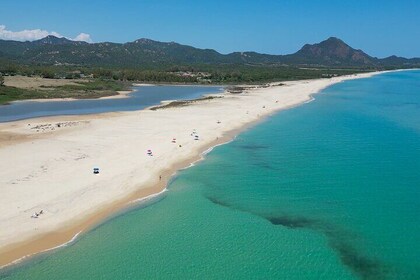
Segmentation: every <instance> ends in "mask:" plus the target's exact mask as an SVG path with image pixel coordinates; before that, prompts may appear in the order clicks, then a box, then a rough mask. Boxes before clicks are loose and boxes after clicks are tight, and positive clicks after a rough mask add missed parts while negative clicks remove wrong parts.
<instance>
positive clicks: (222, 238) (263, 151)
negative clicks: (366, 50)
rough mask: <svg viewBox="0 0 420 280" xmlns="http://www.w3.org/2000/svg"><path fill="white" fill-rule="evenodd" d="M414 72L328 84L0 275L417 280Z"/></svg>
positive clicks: (419, 235)
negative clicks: (151, 193)
mask: <svg viewBox="0 0 420 280" xmlns="http://www.w3.org/2000/svg"><path fill="white" fill-rule="evenodd" d="M419 215H420V71H406V72H394V73H386V74H382V75H378V76H375V77H372V78H367V79H359V80H351V81H346V82H343V83H340V84H336V85H334V86H332V87H329V88H327V89H326V90H324V91H323V92H322V93H321V94H318V95H316V96H315V100H314V101H313V102H310V103H307V104H304V105H302V106H299V107H296V108H293V109H290V110H286V111H281V112H279V113H278V114H276V115H274V116H272V117H270V118H268V119H266V120H265V121H264V122H263V123H260V124H259V125H257V126H255V127H253V128H251V129H249V130H247V131H246V132H244V133H242V134H240V135H239V136H238V137H237V138H236V139H235V140H234V141H232V142H231V143H229V144H227V145H223V146H219V147H216V148H215V149H214V150H213V151H212V152H210V153H209V154H207V156H206V159H205V160H204V161H201V162H199V163H198V164H196V165H195V166H194V167H191V168H189V169H186V170H183V171H180V172H179V173H178V175H177V176H176V177H175V178H174V179H173V180H172V182H171V183H170V185H169V188H168V191H167V192H166V193H165V194H164V195H163V196H160V197H159V198H157V199H154V200H153V201H149V202H148V203H146V204H141V205H138V207H134V208H132V209H130V210H127V211H125V212H124V213H120V214H119V215H117V216H115V217H113V218H111V219H109V220H108V221H107V222H105V223H103V224H101V225H100V226H98V227H96V228H95V229H93V230H91V231H90V232H89V233H86V234H84V235H82V236H81V237H80V238H79V239H78V240H77V241H76V242H75V243H73V244H72V245H69V246H67V247H64V248H62V249H59V250H56V251H54V252H52V253H47V254H44V255H42V256H39V257H36V258H34V259H32V260H30V261H27V262H24V263H22V264H20V265H18V266H15V267H13V268H8V269H4V270H2V271H0V278H2V279H420V217H419Z"/></svg>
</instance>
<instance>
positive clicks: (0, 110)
mask: <svg viewBox="0 0 420 280" xmlns="http://www.w3.org/2000/svg"><path fill="white" fill-rule="evenodd" d="M133 90H134V91H133V92H132V93H130V94H129V97H128V98H115V99H114V98H111V99H89V100H83V99H80V100H73V101H57V102H51V101H47V102H34V101H23V102H14V103H12V104H10V105H0V122H9V121H16V120H22V119H29V118H35V117H44V116H58V115H82V114H97V113H105V112H116V111H135V110H141V109H144V108H146V107H149V106H153V105H157V104H159V103H160V102H161V101H166V100H186V99H196V98H199V97H201V96H203V95H204V94H209V93H218V92H222V91H223V88H222V87H215V86H138V87H133Z"/></svg>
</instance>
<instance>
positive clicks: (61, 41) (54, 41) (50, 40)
mask: <svg viewBox="0 0 420 280" xmlns="http://www.w3.org/2000/svg"><path fill="white" fill-rule="evenodd" d="M31 44H33V45H36V46H45V45H55V46H56V45H72V46H80V45H86V44H88V43H86V42H83V41H72V40H69V39H67V38H64V37H61V38H58V37H55V36H53V35H48V36H47V37H45V38H42V39H39V40H35V41H33V42H32V43H31Z"/></svg>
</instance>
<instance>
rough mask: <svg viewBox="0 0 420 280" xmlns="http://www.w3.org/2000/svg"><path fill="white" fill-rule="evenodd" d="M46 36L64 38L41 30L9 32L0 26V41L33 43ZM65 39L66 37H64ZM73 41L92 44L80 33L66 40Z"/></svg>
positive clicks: (87, 35) (58, 34)
mask: <svg viewBox="0 0 420 280" xmlns="http://www.w3.org/2000/svg"><path fill="white" fill-rule="evenodd" d="M48 35H53V36H56V37H64V36H63V35H61V34H60V33H57V32H55V31H51V32H50V31H47V30H42V29H31V30H28V29H25V30H22V31H11V30H7V29H6V26H5V25H0V39H3V40H14V41H34V40H39V39H42V38H44V37H46V36H48ZM66 38H67V37H66ZM68 39H70V40H74V41H85V42H88V43H92V39H91V38H90V35H89V34H86V33H80V34H79V35H77V36H76V37H75V38H74V39H71V38H68Z"/></svg>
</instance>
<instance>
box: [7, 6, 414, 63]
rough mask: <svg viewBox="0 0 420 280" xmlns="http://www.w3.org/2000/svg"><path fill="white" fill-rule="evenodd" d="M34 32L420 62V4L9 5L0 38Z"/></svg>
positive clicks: (97, 39) (228, 49)
mask: <svg viewBox="0 0 420 280" xmlns="http://www.w3.org/2000/svg"><path fill="white" fill-rule="evenodd" d="M34 29H40V30H38V31H37V32H38V33H36V34H44V33H39V31H44V32H57V33H58V34H60V35H62V36H66V37H69V38H76V36H78V35H79V34H80V33H85V34H84V35H83V34H82V35H81V37H80V36H79V37H78V38H83V39H86V40H89V38H90V39H91V40H92V41H93V42H102V41H111V42H127V41H134V40H136V39H138V38H150V39H154V40H158V41H176V42H179V43H182V44H187V45H192V46H195V47H199V48H212V49H216V50H217V51H219V52H222V53H228V52H232V51H248V50H252V51H257V52H262V53H270V54H287V53H293V52H295V51H297V50H298V49H299V48H300V47H301V46H302V45H303V44H305V43H315V42H319V41H321V40H324V39H326V38H328V37H330V36H336V37H339V38H341V39H343V40H344V41H345V42H347V43H348V44H350V45H351V46H353V47H354V48H360V49H363V50H364V51H366V52H367V53H368V54H370V55H373V56H378V57H385V56H389V55H392V54H396V55H400V56H406V57H420V1H419V0H417V1H414V0H400V1H398V0H395V1H394V0H382V1H379V0H353V1H344V0H343V1H340V0H335V1H333V0H324V1H322V0H319V1H316V0H312V1H309V0H306V1H304V0H295V1H293V0H285V1H281V0H277V1H271V0H266V1H262V0H261V1H258V0H254V1H247V0H244V1H236V0H224V1H219V0H214V1H204V0H203V1H199V0H196V1H186V0H173V1H169V0H165V1H156V0H155V1H152V0H144V1H142V0H138V1H116V0H115V1H110V0H101V1H98V0H93V1H90V0H83V1H81V0H71V1H57V0H55V1H52V0H42V1H41V0H37V1H36V0H2V1H1V3H0V37H1V36H3V38H4V36H9V37H10V36H18V35H19V36H27V35H28V32H26V33H25V32H24V33H16V32H19V31H23V30H29V31H31V30H34ZM2 34H3V35H2ZM31 34H32V35H33V33H31Z"/></svg>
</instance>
